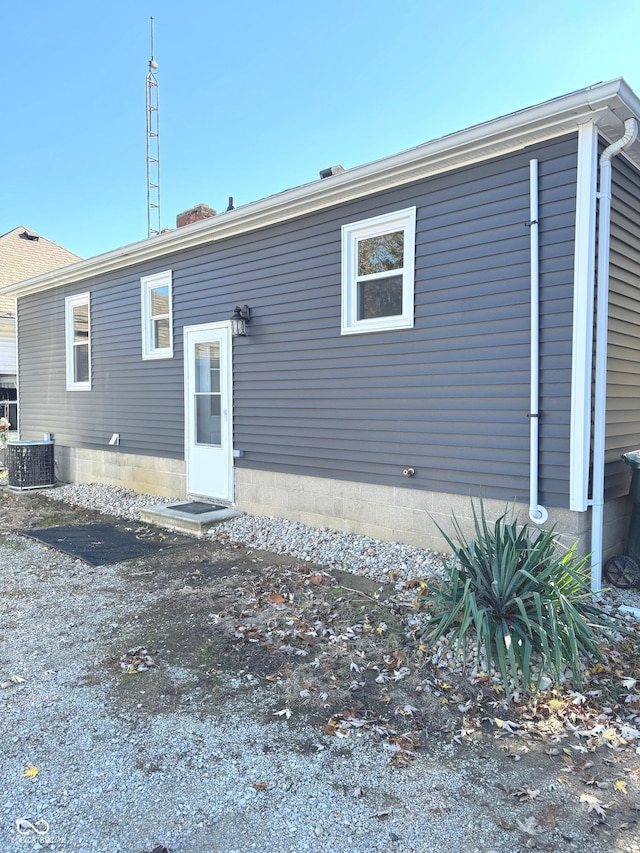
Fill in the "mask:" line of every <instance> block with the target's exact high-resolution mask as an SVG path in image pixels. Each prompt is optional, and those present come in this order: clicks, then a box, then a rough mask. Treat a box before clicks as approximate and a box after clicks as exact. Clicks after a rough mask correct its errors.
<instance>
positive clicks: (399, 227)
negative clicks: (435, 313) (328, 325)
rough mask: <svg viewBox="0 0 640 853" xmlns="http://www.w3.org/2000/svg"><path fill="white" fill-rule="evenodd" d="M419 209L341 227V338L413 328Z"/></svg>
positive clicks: (396, 212)
mask: <svg viewBox="0 0 640 853" xmlns="http://www.w3.org/2000/svg"><path fill="white" fill-rule="evenodd" d="M415 242H416V209H415V207H409V208H406V209H405V210H398V211H395V212H394V213H385V214H383V215H382V216H374V217H372V218H371V219H363V220H362V221H361V222H353V223H351V224H350V225H343V226H342V324H341V331H342V334H343V335H355V334H359V333H361V332H377V331H386V330H387V329H411V328H413V287H414V266H415V261H414V258H415Z"/></svg>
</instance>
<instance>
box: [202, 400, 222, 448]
mask: <svg viewBox="0 0 640 853" xmlns="http://www.w3.org/2000/svg"><path fill="white" fill-rule="evenodd" d="M220 437H221V425H220V395H219V394H197V395H196V442H197V443H198V444H216V445H218V446H220V444H221V441H220Z"/></svg>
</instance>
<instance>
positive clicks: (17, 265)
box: [0, 225, 80, 428]
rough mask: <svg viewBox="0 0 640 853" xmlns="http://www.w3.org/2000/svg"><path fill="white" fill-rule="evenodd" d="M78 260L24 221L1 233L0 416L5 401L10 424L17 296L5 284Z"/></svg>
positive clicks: (13, 405) (13, 416)
mask: <svg viewBox="0 0 640 853" xmlns="http://www.w3.org/2000/svg"><path fill="white" fill-rule="evenodd" d="M79 260H80V256H79V255H74V254H73V252H70V251H68V249H64V248H63V247H62V246H58V244H57V243H52V242H51V240H47V239H45V238H44V237H42V236H40V234H36V232H35V231H30V230H29V229H28V228H25V227H24V226H23V225H20V226H18V227H17V228H14V229H13V230H12V231H8V232H7V233H6V234H3V235H2V236H0V416H3V415H4V411H5V404H8V416H9V420H10V421H11V425H12V428H15V427H16V425H17V408H16V399H17V385H16V300H15V296H12V295H8V294H7V293H6V288H7V286H8V285H10V284H15V283H16V282H18V281H22V280H23V279H25V278H32V277H33V276H34V275H40V274H41V273H46V272H49V270H53V269H57V268H58V267H63V266H66V265H67V264H73V263H75V262H76V261H79Z"/></svg>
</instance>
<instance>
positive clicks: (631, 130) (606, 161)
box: [591, 118, 638, 592]
mask: <svg viewBox="0 0 640 853" xmlns="http://www.w3.org/2000/svg"><path fill="white" fill-rule="evenodd" d="M637 135H638V123H637V122H636V120H635V119H634V118H629V119H627V120H626V121H625V123H624V136H622V138H621V139H619V140H618V141H617V142H614V143H613V144H612V145H609V147H608V148H605V150H604V151H603V152H602V154H601V156H600V184H599V192H598V199H599V208H598V261H597V274H596V281H597V313H596V356H595V371H594V373H595V375H594V404H593V477H592V481H593V487H592V499H591V507H592V508H591V589H592V590H593V591H594V592H596V591H597V590H599V589H600V588H601V586H602V542H603V533H604V463H605V426H606V420H607V345H608V332H609V246H610V239H611V161H612V160H613V158H614V157H615V156H616V154H619V153H620V152H621V151H622V150H623V148H626V147H627V145H630V144H631V143H632V142H635V139H636V137H637Z"/></svg>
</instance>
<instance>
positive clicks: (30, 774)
mask: <svg viewBox="0 0 640 853" xmlns="http://www.w3.org/2000/svg"><path fill="white" fill-rule="evenodd" d="M39 772H40V771H39V770H38V768H37V767H36V766H35V765H34V764H27V769H26V770H25V771H24V773H22V774H21V775H22V778H23V779H35V778H36V776H37V775H38V773H39Z"/></svg>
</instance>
